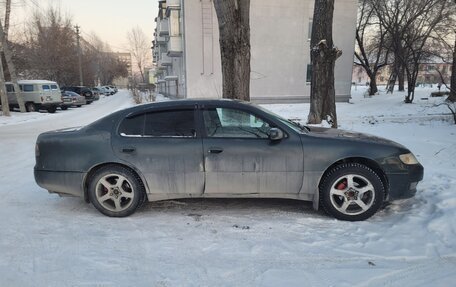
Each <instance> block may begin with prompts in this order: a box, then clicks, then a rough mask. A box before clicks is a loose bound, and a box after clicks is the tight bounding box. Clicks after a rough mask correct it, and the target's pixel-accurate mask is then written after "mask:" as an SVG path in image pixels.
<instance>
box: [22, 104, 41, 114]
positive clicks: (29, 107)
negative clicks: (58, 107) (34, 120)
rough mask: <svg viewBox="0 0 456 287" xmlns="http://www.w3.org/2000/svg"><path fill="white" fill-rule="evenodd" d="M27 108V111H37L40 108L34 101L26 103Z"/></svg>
mask: <svg viewBox="0 0 456 287" xmlns="http://www.w3.org/2000/svg"><path fill="white" fill-rule="evenodd" d="M25 110H26V111H27V112H29V113H30V112H36V111H37V110H38V108H37V106H36V105H35V104H34V103H30V102H29V103H26V104H25Z"/></svg>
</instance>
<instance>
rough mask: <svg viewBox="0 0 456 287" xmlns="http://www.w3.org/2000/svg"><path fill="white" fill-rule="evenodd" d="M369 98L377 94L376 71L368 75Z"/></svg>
mask: <svg viewBox="0 0 456 287" xmlns="http://www.w3.org/2000/svg"><path fill="white" fill-rule="evenodd" d="M369 79H370V82H369V96H373V95H375V94H377V92H378V88H377V71H375V72H373V73H372V74H371V75H369Z"/></svg>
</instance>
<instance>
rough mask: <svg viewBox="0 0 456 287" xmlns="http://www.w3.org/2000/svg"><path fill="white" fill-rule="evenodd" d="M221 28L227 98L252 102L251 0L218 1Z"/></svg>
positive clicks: (215, 3) (218, 16)
mask: <svg viewBox="0 0 456 287" xmlns="http://www.w3.org/2000/svg"><path fill="white" fill-rule="evenodd" d="M214 7H215V11H216V13H217V18H218V23H219V31H220V40H219V41H220V52H221V58H222V78H223V97H224V98H228V99H239V100H243V101H250V0H214Z"/></svg>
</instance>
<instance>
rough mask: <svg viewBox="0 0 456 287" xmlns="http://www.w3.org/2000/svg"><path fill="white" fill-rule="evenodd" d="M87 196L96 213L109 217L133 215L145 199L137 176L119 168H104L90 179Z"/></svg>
mask: <svg viewBox="0 0 456 287" xmlns="http://www.w3.org/2000/svg"><path fill="white" fill-rule="evenodd" d="M88 195H89V199H90V202H92V204H93V205H94V206H95V208H96V209H98V211H100V212H101V213H103V214H104V215H107V216H111V217H125V216H129V215H131V214H133V213H134V212H135V211H136V209H137V208H138V207H139V206H140V204H141V203H142V202H143V200H144V197H145V192H144V186H143V184H142V182H141V180H140V179H139V178H138V176H137V175H136V174H135V173H133V172H132V171H131V170H129V169H127V168H124V167H121V166H113V165H110V166H105V167H103V168H101V169H99V170H98V171H97V172H96V173H95V175H94V176H92V178H91V179H90V182H89V190H88Z"/></svg>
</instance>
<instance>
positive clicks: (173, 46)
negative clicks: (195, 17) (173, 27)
mask: <svg viewBox="0 0 456 287" xmlns="http://www.w3.org/2000/svg"><path fill="white" fill-rule="evenodd" d="M182 44H183V43H182V37H181V36H173V37H169V40H168V56H169V57H180V56H182V52H183V46H182Z"/></svg>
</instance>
